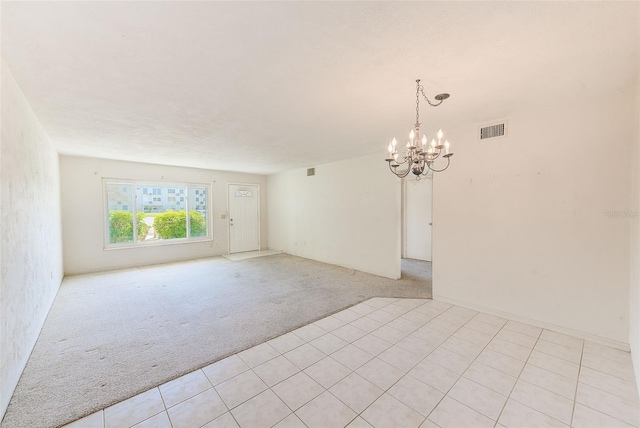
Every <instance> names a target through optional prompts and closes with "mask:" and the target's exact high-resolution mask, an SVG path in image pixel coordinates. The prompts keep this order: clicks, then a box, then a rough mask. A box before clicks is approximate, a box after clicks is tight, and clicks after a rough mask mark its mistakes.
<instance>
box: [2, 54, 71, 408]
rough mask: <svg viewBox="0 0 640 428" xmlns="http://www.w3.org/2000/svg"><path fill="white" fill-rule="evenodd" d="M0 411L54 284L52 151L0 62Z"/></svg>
mask: <svg viewBox="0 0 640 428" xmlns="http://www.w3.org/2000/svg"><path fill="white" fill-rule="evenodd" d="M1 85H2V87H1V89H2V96H1V97H2V122H1V124H2V126H1V128H2V135H1V142H2V149H1V169H0V171H1V173H0V174H1V177H2V180H1V183H2V197H1V198H2V199H1V204H0V207H1V208H2V217H1V223H0V228H1V233H0V236H2V240H1V243H0V246H1V248H2V253H1V254H2V259H1V262H0V265H1V269H0V272H1V282H0V320H1V321H0V322H1V324H0V327H1V329H2V331H1V332H0V333H1V334H0V337H1V348H0V379H1V385H0V415H4V412H5V410H6V408H7V405H8V404H9V400H10V399H11V394H12V393H13V390H14V388H15V386H16V384H17V383H18V379H19V378H20V375H21V373H22V370H23V369H24V366H25V364H26V363H27V359H28V358H29V355H30V353H31V350H32V349H33V346H34V345H35V343H36V340H37V338H38V334H39V333H40V329H41V328H42V324H43V323H44V320H45V318H46V316H47V313H48V311H49V308H50V307H51V304H52V302H53V299H54V297H55V295H56V292H57V291H58V287H59V286H60V282H61V281H62V276H63V273H62V241H61V231H60V193H59V174H58V155H57V154H56V152H55V150H54V149H53V146H52V144H51V141H50V140H49V138H48V137H47V135H46V134H45V132H44V130H43V129H42V127H41V126H40V122H38V119H37V117H36V116H35V115H34V113H33V111H32V110H31V107H30V106H29V103H28V101H27V100H26V98H25V97H24V95H23V94H22V92H21V91H20V88H19V87H18V86H17V84H16V82H15V81H14V79H13V77H12V76H11V73H10V71H9V69H8V67H7V66H6V65H5V64H4V62H3V63H2V83H1Z"/></svg>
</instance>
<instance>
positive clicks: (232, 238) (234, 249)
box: [229, 184, 260, 254]
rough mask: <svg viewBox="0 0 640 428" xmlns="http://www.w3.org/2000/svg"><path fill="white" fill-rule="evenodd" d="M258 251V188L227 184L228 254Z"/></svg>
mask: <svg viewBox="0 0 640 428" xmlns="http://www.w3.org/2000/svg"><path fill="white" fill-rule="evenodd" d="M259 249H260V186H259V185H257V184H229V254H233V253H242V252H245V251H256V250H259Z"/></svg>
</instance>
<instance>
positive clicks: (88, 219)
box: [60, 156, 268, 275]
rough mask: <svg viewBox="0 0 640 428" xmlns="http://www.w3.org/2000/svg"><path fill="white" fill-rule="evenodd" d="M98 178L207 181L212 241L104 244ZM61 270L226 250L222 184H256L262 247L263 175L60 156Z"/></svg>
mask: <svg viewBox="0 0 640 428" xmlns="http://www.w3.org/2000/svg"><path fill="white" fill-rule="evenodd" d="M103 178H116V179H117V178H120V179H132V180H148V181H151V182H168V183H175V182H187V183H209V184H211V185H212V195H211V206H212V210H213V211H212V213H211V215H212V220H213V221H212V224H213V241H200V242H190V243H183V244H174V243H172V244H171V245H152V246H145V247H130V248H118V249H113V248H112V249H108V250H105V249H104V231H105V228H106V218H107V217H106V215H105V212H104V204H105V202H104V199H103V189H102V186H103V184H102V179H103ZM60 181H61V189H62V190H61V192H62V218H63V224H62V230H63V242H64V272H65V273H66V274H67V275H70V274H77V273H86V272H96V271H101V270H108V269H118V268H125V267H134V266H142V265H149V264H157V263H166V262H171V261H176V260H187V259H193V258H198V257H210V256H217V255H220V254H227V251H228V242H229V232H228V224H229V222H228V216H227V218H226V219H222V218H221V215H223V214H227V213H228V208H227V205H228V201H227V199H228V198H227V194H228V191H227V189H228V186H227V185H228V183H247V184H259V185H260V202H261V204H260V224H261V226H260V235H261V240H260V245H261V247H262V248H267V246H268V243H267V203H266V201H267V178H266V176H264V175H253V174H243V173H234V172H226V171H212V170H209V169H196V168H184V167H176V166H166V165H152V164H146V163H137V162H124V161H115V160H108V159H96V158H85V157H75V156H60Z"/></svg>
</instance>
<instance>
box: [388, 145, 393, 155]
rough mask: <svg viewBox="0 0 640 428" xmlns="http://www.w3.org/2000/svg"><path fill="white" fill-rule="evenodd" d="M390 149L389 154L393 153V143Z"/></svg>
mask: <svg viewBox="0 0 640 428" xmlns="http://www.w3.org/2000/svg"><path fill="white" fill-rule="evenodd" d="M388 149H389V154H391V153H393V144H392V143H389V147H388Z"/></svg>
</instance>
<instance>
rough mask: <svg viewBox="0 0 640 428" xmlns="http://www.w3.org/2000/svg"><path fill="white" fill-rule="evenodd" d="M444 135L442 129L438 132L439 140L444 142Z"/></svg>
mask: <svg viewBox="0 0 640 428" xmlns="http://www.w3.org/2000/svg"><path fill="white" fill-rule="evenodd" d="M443 135H444V134H443V133H442V129H441V130H439V131H438V140H442V136H443Z"/></svg>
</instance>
